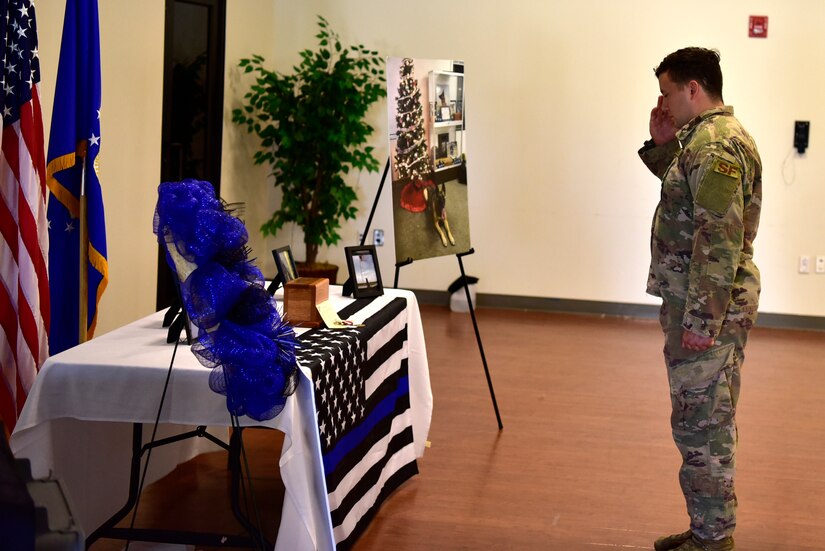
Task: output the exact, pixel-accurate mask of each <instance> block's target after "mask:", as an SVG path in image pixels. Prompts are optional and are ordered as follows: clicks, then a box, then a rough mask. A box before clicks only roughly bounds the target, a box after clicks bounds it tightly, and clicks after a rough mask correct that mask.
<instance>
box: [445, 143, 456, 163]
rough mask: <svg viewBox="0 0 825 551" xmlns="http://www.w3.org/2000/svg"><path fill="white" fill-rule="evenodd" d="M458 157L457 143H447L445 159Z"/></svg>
mask: <svg viewBox="0 0 825 551" xmlns="http://www.w3.org/2000/svg"><path fill="white" fill-rule="evenodd" d="M457 156H458V142H449V143H448V144H447V157H449V158H451V159H454V158H455V157H457Z"/></svg>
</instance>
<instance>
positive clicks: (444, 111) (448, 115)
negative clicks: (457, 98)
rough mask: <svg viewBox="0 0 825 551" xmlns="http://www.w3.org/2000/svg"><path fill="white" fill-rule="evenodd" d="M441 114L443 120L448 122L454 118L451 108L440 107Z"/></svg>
mask: <svg viewBox="0 0 825 551" xmlns="http://www.w3.org/2000/svg"><path fill="white" fill-rule="evenodd" d="M439 112H440V113H441V120H442V121H448V120H450V119H452V118H453V112H452V110H451V109H450V108H449V107H439Z"/></svg>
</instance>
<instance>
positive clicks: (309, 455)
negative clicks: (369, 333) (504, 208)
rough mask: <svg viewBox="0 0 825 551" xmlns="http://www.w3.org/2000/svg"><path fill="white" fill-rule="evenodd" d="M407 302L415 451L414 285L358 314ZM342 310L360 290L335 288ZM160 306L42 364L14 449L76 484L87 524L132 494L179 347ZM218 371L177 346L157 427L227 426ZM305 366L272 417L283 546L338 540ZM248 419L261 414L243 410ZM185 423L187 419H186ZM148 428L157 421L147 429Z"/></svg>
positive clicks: (422, 416) (158, 462)
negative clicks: (135, 451)
mask: <svg viewBox="0 0 825 551" xmlns="http://www.w3.org/2000/svg"><path fill="white" fill-rule="evenodd" d="M395 297H403V298H405V299H406V300H407V310H406V312H407V331H408V349H409V372H410V401H411V404H410V405H411V411H412V414H413V433H414V445H415V452H416V456H417V457H421V456H422V455H423V453H424V444H425V441H426V438H427V433H428V431H429V427H430V419H431V414H432V393H431V390H430V379H429V371H428V365H427V355H426V347H425V343H424V332H423V328H422V326H421V318H420V313H419V310H418V303H417V301H416V298H415V295H414V294H413V293H411V292H409V291H400V290H393V289H387V290H385V295H384V296H383V297H379V298H377V299H376V300H375V301H373V303H372V304H370V305H369V306H368V307H366V308H364V309H363V310H361V311H359V312H358V313H357V315H356V316H353V318H352V319H354V320H356V321H357V320H358V319H359V318H360V319H364V318H365V317H368V316H369V315H370V314H371V313H373V312H375V311H377V310H378V309H380V308H381V307H382V305H383V304H386V303H387V302H388V301H389V300H391V299H393V298H395ZM330 300H331V301H332V303H333V306H334V307H335V309H336V310H340V309H341V308H343V307H344V306H346V305H347V304H348V303H350V302H352V299H348V298H344V297H342V296H341V288H340V287H337V286H332V287H331V288H330ZM162 317H163V313H162V312H159V313H156V314H152V315H151V316H147V317H145V318H143V319H140V320H138V321H135V322H133V323H131V324H129V325H127V326H125V327H122V328H120V329H117V330H115V331H112V332H110V333H107V334H106V335H103V336H101V337H98V338H95V339H93V340H91V341H89V342H87V343H85V344H83V345H80V346H77V347H75V348H72V349H70V350H67V351H65V352H63V353H61V354H58V355H56V356H54V357H52V358H49V360H48V361H47V362H46V363H45V364H44V365H43V367H42V369H41V370H40V373H39V374H38V376H37V379H36V380H35V384H34V386H33V388H32V390H31V392H30V394H29V397H28V399H27V401H26V405H25V407H24V409H23V412H22V414H21V416H20V419H19V420H18V422H17V427H16V429H15V431H14V434H12V438H11V447H12V451H13V452H14V454H15V456H17V457H28V458H29V459H30V460H31V462H32V469H33V474H34V476H35V477H44V476H47V475H49V474H50V473H52V474H53V475H54V476H56V477H58V478H59V479H60V480H61V482H62V483H63V485H64V487H65V488H66V489H67V493H68V494H69V499H70V502H71V504H72V507H73V511H74V513H75V517H76V521H77V522H78V523H79V525H80V526H81V527H82V528H83V530H84V531H85V533H86V534H87V535H88V534H90V533H91V532H92V531H93V530H94V529H95V528H97V527H98V526H99V525H100V524H102V523H103V522H104V521H105V520H106V519H107V518H109V517H110V516H111V515H112V514H113V513H114V512H115V511H116V510H117V509H118V508H119V507H120V506H121V505H122V504H123V503H124V502H125V500H126V496H127V494H128V475H129V467H130V463H129V460H130V457H131V449H132V448H131V439H132V423H135V422H142V423H154V420H155V416H156V414H157V408H158V404H159V403H160V396H161V392H162V390H163V385H164V381H165V379H166V374H167V371H168V368H169V362H170V360H171V356H172V350H173V345H170V344H167V343H166V330H165V329H162V328H161V327H160V325H161V320H162ZM208 376H209V370H208V369H207V368H204V367H203V366H201V365H200V364H199V363H198V361H197V359H196V358H195V356H194V355H193V354H192V353H191V351H190V350H189V348H188V347H187V346H179V347H178V352H177V357H176V359H175V364H174V368H173V369H172V376H171V380H170V385H169V389H168V391H167V396H166V402H165V404H164V407H163V411H162V414H161V423H162V425H161V429H160V430H159V434H160V436H159V437H163V436H167V435H170V434H176V433H179V432H182V431H183V430H185V429H188V428H191V426H193V425H209V426H219V427H220V426H224V427H225V426H229V425H230V419H229V414H228V412H227V410H226V405H225V399H224V397H223V396H220V395H218V394H215V393H214V392H212V391H211V390H210V389H209V385H208V381H207V379H208ZM308 377H309V374H308V373H306V372H304V371H303V370H301V373H300V378H301V380H300V382H299V385H298V390H297V392H296V393H295V394H294V395H292V396H291V397H289V399H288V400H287V402H286V406H285V407H284V410H283V411H282V412H281V414H280V415H278V416H277V417H276V418H275V419H272V420H270V421H267V422H265V423H262V424H263V425H265V426H267V427H271V428H275V429H278V430H280V431H283V432H284V434H285V439H284V446H283V449H282V452H281V458H280V469H281V478H282V480H283V482H284V486H285V487H286V493H285V497H284V504H283V511H282V516H281V525H280V531H279V534H278V539H277V543H276V546H275V548H276V549H278V550H302V549H319V550H327V549H335V544H334V539H333V535H332V526H331V523H330V514H329V506H328V504H327V499H326V494H327V492H326V484H325V482H324V474H323V468H322V463H321V448H320V444H319V439H318V438H319V437H318V430H317V425H316V423H315V419H316V414H315V405H314V398H313V385H312V384H310V380H309V378H308ZM241 422H242V424H245V425H251V424H258V423H256V422H254V421H252V420H250V419H248V418H246V417H244V418H242V419H241ZM182 426H183V427H182ZM149 435H151V425H150V426H149V427H146V428H145V429H144V438H148V436H149ZM215 449H218V448H217V447H216V446H215V445H214V444H211V443H209V442H208V441H206V440H205V439H202V438H198V439H194V440H187V441H184V442H181V443H178V444H175V445H172V446H164V447H161V448H157V449H155V450H154V452H153V454H152V460H151V464H150V469H149V477H150V479H151V480H157V479H158V478H160V477H162V476H164V475H165V474H166V473H168V472H169V471H171V470H172V469H173V468H174V467H175V466H176V465H177V464H178V463H181V462H183V461H186V460H188V459H190V458H191V457H193V456H195V455H197V454H198V453H202V452H203V451H206V450H215Z"/></svg>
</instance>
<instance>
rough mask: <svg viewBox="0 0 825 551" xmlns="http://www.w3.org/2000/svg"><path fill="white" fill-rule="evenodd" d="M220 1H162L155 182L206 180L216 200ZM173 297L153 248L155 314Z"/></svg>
mask: <svg viewBox="0 0 825 551" xmlns="http://www.w3.org/2000/svg"><path fill="white" fill-rule="evenodd" d="M225 36H226V2H225V0H166V30H165V48H164V60H163V129H162V142H161V169H160V181H161V182H169V181H179V180H183V179H184V178H195V179H198V180H206V181H207V182H210V183H211V184H212V185H213V186H214V188H215V194H216V195H218V196H220V190H221V181H220V178H221V137H222V133H223V85H224V82H223V79H224V42H225ZM176 295H177V291H176V289H175V281H174V277H173V275H172V271H171V270H170V269H169V266H168V265H167V264H166V259H165V253H164V251H163V247H161V246H158V279H157V304H156V307H157V309H158V310H160V309H162V308H166V307H168V306H169V305H170V304H172V302H174V301H175V299H176Z"/></svg>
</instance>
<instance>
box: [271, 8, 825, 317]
mask: <svg viewBox="0 0 825 551" xmlns="http://www.w3.org/2000/svg"><path fill="white" fill-rule="evenodd" d="M276 5H277V10H276V11H277V19H276V26H275V28H274V29H273V33H272V34H273V39H274V40H275V41H276V50H277V51H278V52H279V56H278V57H277V58H273V62H274V63H276V65H275V66H276V67H279V68H283V69H288V68H289V67H290V66H291V65H292V64H294V63H295V61H296V60H297V59H298V58H297V52H298V51H299V50H300V49H302V48H305V47H311V46H313V44H314V42H315V40H314V38H313V35H314V32H315V26H314V25H315V23H314V14H316V13H320V14H323V15H324V16H325V17H326V18H327V19H328V20H329V21H330V23H331V24H332V26H333V28H334V29H336V30H337V31H338V32H339V33H340V34H341V35H342V38H343V39H344V40H345V41H348V42H363V43H365V44H367V45H368V46H370V47H375V48H377V49H378V50H379V51H380V52H381V53H382V55H386V56H410V57H417V58H452V59H464V60H465V64H466V75H467V78H466V85H465V86H466V88H465V90H466V99H467V113H468V115H467V120H468V128H467V134H468V161H469V162H468V180H469V186H470V189H469V193H470V207H471V230H472V236H473V246H474V248H475V249H476V254H475V255H474V256H472V257H468V258H467V259H466V261H465V264H466V266H467V270H468V272H469V273H471V274H473V275H476V276H478V277H480V278H481V282H480V284H479V290H480V292H486V293H501V294H512V295H528V296H530V295H533V296H544V297H560V298H568V299H591V300H600V301H615V302H631V303H652V302H655V301H654V300H653V299H652V298H650V297H647V296H646V295H645V294H644V292H643V290H644V284H645V278H646V271H647V265H648V260H649V249H648V246H649V245H648V244H649V229H650V220H651V216H652V212H653V209H654V207H655V205H656V202H657V199H658V193H659V190H658V182H657V181H656V179H655V178H654V177H653V176H652V175H650V174H649V173H647V172H646V170H645V168H644V167H643V165H642V164H641V163H640V161H639V160H638V158H637V156H636V149H637V148H638V147H639V146H640V145H641V142H642V141H643V140H644V139H645V138H646V137H647V120H648V116H649V112H650V109H651V108H652V107H653V105H654V104H655V102H656V98H657V96H658V85H657V82H656V79H655V77H654V75H653V71H652V69H653V67H654V66H655V65H657V64H658V63H659V61H661V59H662V58H663V57H664V56H665V55H666V54H668V53H670V52H671V51H673V50H676V49H678V48H680V47H683V46H688V45H702V46H707V47H715V48H718V49H719V50H720V51H721V53H722V66H723V71H724V74H725V99H726V100H727V102H728V103H730V104H732V105H734V107H735V108H736V113H737V115H738V116H739V118H740V119H741V120H742V121H743V122H744V124H745V125H746V127H747V128H748V129H749V130H750V132H751V133H752V134H753V135H754V137H755V139H756V141H757V143H758V144H759V147H760V150H761V153H762V160H763V164H764V209H763V218H762V225H761V228H760V234H759V237H758V238H757V241H756V250H757V253H756V256H757V261H758V263H759V265H760V267H761V269H762V273H763V294H762V311H765V312H775V313H784V314H798V315H816V316H823V315H825V275H815V274H809V275H799V274H798V273H797V272H796V267H797V263H798V256H799V255H800V254H808V255H817V254H820V255H825V217H823V216H821V215H820V211H821V205H822V204H825V185H823V184H825V182H823V181H822V180H823V179H825V177H823V176H822V175H823V174H825V170H824V169H825V155H823V151H822V148H823V147H825V141H823V140H821V139H819V136H821V135H822V134H821V132H820V130H817V129H821V128H822V127H820V126H818V122H817V119H818V118H819V119H820V121H822V120H823V118H824V117H822V116H823V115H825V104H823V103H822V101H821V98H820V95H821V94H819V91H820V90H821V89H822V87H823V86H822V85H823V82H822V81H823V79H825V71H821V70H819V68H821V67H825V44H823V42H822V41H821V40H820V39H819V38H818V37H819V34H820V31H821V29H822V28H823V25H825V5H823V4H822V3H821V2H815V1H812V0H792V1H789V2H783V3H782V4H779V3H777V2H768V1H764V0H763V1H752V0H750V1H746V0H731V1H727V2H724V3H719V2H715V1H710V0H698V1H697V2H694V3H693V4H691V7H690V9H685V8H684V7H680V6H676V5H670V4H667V3H661V2H655V1H648V0H635V1H631V2H612V1H609V0H580V1H576V2H563V1H541V0H532V1H531V0H520V1H515V2H509V3H507V4H502V3H500V2H495V1H492V0H473V1H470V0H458V1H453V2H428V1H425V2H402V3H398V2H391V3H389V2H375V1H369V0H325V1H322V0H315V1H305V2H300V3H296V2H290V1H288V0H282V1H277V2H276ZM751 14H753V15H768V16H769V18H770V21H769V38H767V39H750V38H748V36H747V27H748V15H751ZM390 93H394V91H393V90H390ZM378 111H379V112H377V113H375V115H374V117H373V119H372V123H373V124H374V126H376V127H377V128H378V132H377V134H378V136H376V138H375V145H376V146H377V148H378V153H377V154H378V156H379V158H382V157H385V156H386V154H387V145H386V140H385V139H383V134H384V133H385V132H386V115H385V114H384V113H383V112H380V110H378ZM797 119H800V120H810V121H811V122H812V127H811V141H810V148H809V150H808V152H807V153H806V154H805V155H804V156H798V155H797V154H796V153H795V152H792V137H793V122H794V120H797ZM819 124H822V122H820V123H819ZM786 158H787V159H788V161H787V166H785V167H784V172H785V173H786V177H784V178H783V162H785V160H786ZM791 174H795V176H794V177H793V179H792V181H791V180H790V179H789V178H788V176H789V175H791ZM379 178H380V175H376V174H373V175H364V176H362V177H361V178H360V181H359V182H356V184H357V185H358V186H359V193H360V196H361V198H362V202H361V204H362V207H363V209H364V211H365V212H364V216H363V221H362V222H361V223H360V224H361V225H363V224H364V222H365V220H366V214H367V212H366V211H367V210H368V208H369V205H370V204H371V200H372V197H373V195H374V193H375V190H376V189H377V183H378V180H379ZM389 201H390V198H389V194H388V193H386V194H385V196H384V197H382V199H381V203H380V207H379V212H378V213H377V215H376V220H375V221H374V225H373V227H381V228H384V229H385V230H391V228H392V219H391V208H390V203H389ZM349 229H350V236H351V237H350V238H351V239H352V240H354V239H355V237H356V231H357V230H356V227H355V226H354V225H353V226H352V227H351V228H349ZM391 233H392V232H391V231H388V233H387V237H388V243H387V246H385V247H384V249H383V250H381V259H382V272H383V273H384V278H385V279H388V278H391V277H392V273H393V264H394V258H393V243H392V234H391ZM292 245H293V249H294V248H295V247H296V246H299V245H300V242H299V240H298V239H296V240H295V241H294V242H293V243H292ZM327 256H328V258H330V260H334V261H339V262H341V259H342V258H343V254H342V252H341V251H340V250H339V249H335V250H330V251H328V253H327ZM457 275H458V267H457V266H456V261H455V260H454V259H453V258H452V257H444V258H440V259H433V260H428V261H421V262H417V263H415V264H413V265H412V266H410V267H406V268H404V269H403V270H402V272H401V284H402V285H403V286H407V287H413V288H424V289H445V288H446V286H447V285H448V284H449V283H450V282H451V281H452V280H453V279H454V278H455V277H456V276H457Z"/></svg>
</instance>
